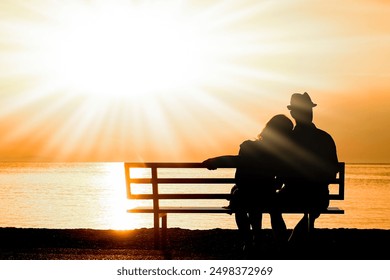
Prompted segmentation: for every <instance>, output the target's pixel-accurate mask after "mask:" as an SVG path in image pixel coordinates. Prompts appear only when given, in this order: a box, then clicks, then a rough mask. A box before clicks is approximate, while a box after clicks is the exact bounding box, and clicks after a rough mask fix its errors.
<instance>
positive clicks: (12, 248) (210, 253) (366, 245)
mask: <svg viewBox="0 0 390 280" xmlns="http://www.w3.org/2000/svg"><path fill="white" fill-rule="evenodd" d="M264 232H265V238H264V246H263V247H262V248H261V249H259V250H257V251H256V252H254V254H252V255H250V256H248V255H245V254H243V252H242V250H241V248H242V244H241V242H240V239H239V236H238V232H237V231H236V230H226V229H213V230H187V229H180V228H170V229H168V246H167V248H166V249H165V250H155V249H154V248H153V229H136V230H126V231H115V230H92V229H22V228H0V259H2V260H10V259H11V260H26V259H28V260H58V259H62V260H101V259H103V260H104V259H108V260H126V259H133V260H147V259H150V260H159V259H178V260H179V259H187V260H191V259H194V260H229V259H230V260H231V259H248V258H250V259H268V260H278V259H298V260H300V259H314V260H339V259H340V260H379V259H389V257H390V255H389V251H390V230H381V229H369V230H361V229H316V231H315V233H314V235H313V236H312V239H311V241H310V246H308V248H306V249H302V248H297V249H290V250H288V251H286V252H284V251H282V252H281V251H280V250H278V248H277V246H276V244H275V242H274V239H273V235H272V231H271V230H268V229H266V230H264Z"/></svg>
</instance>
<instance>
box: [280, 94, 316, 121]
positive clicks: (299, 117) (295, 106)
mask: <svg viewBox="0 0 390 280" xmlns="http://www.w3.org/2000/svg"><path fill="white" fill-rule="evenodd" d="M315 106H317V104H315V103H313V102H312V101H311V98H310V96H309V94H308V93H307V92H305V93H303V94H301V93H294V94H293V95H292V96H291V101H290V105H288V106H287V108H288V109H289V110H290V113H291V116H292V117H293V118H294V119H295V121H296V122H297V123H311V122H312V121H313V107H315Z"/></svg>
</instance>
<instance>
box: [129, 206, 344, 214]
mask: <svg viewBox="0 0 390 280" xmlns="http://www.w3.org/2000/svg"><path fill="white" fill-rule="evenodd" d="M127 212H128V213H154V209H153V207H144V206H140V207H135V208H132V209H128V210H127ZM158 213H226V214H230V213H232V210H230V209H226V208H224V207H180V206H178V207H172V206H166V207H164V206H160V207H159V209H158ZM264 213H268V212H264ZM283 213H286V214H301V213H305V211H304V210H302V209H301V210H299V209H295V210H289V209H283ZM322 213H323V214H344V210H343V209H341V208H339V207H335V206H330V207H328V209H327V210H326V211H323V212H322Z"/></svg>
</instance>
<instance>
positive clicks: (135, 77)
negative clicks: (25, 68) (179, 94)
mask: <svg viewBox="0 0 390 280" xmlns="http://www.w3.org/2000/svg"><path fill="white" fill-rule="evenodd" d="M201 30H202V33H200V32H199V22H196V24H195V23H194V22H191V21H190V20H189V19H186V18H184V16H183V14H180V13H177V12H175V10H172V9H168V8H164V7H163V6H158V7H157V8H156V7H155V8H154V9H153V8H152V7H150V6H134V5H133V6H131V5H108V4H106V5H104V6H102V5H98V6H93V7H91V6H88V7H84V6H82V5H79V6H77V10H73V11H72V12H71V13H69V12H64V13H62V14H61V16H60V17H59V18H58V20H57V22H56V23H55V24H54V25H51V26H50V27H46V28H44V29H43V30H42V29H41V30H40V32H42V33H40V34H35V35H38V36H37V37H38V38H37V41H36V42H37V44H36V46H35V49H34V51H35V52H36V53H37V54H38V57H40V60H41V62H40V64H41V65H42V58H43V61H44V62H43V65H44V67H43V69H42V70H43V71H44V72H46V73H43V74H45V76H48V77H50V78H49V79H51V80H52V81H53V83H55V84H56V85H57V86H59V87H62V88H66V89H68V90H70V91H72V92H77V93H82V94H92V95H96V94H98V95H100V96H102V95H107V96H113V95H114V96H116V95H120V96H123V95H125V96H129V95H130V96H131V95H138V96H139V95H143V94H150V93H156V92H164V91H174V90H176V89H180V88H181V87H186V88H188V87H191V86H194V85H195V84H199V83H201V82H202V78H203V77H207V75H208V73H209V72H208V71H206V69H209V70H210V63H212V57H215V54H212V53H211V52H210V45H209V44H210V43H212V41H213V40H211V38H209V37H208V34H207V32H204V31H205V29H204V28H201ZM211 50H212V48H211ZM206 63H207V65H206Z"/></svg>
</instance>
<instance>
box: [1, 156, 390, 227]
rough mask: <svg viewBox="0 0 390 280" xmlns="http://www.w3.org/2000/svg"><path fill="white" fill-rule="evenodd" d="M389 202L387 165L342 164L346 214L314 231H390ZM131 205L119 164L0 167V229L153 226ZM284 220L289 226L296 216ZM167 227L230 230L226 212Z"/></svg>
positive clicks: (173, 221)
mask: <svg viewBox="0 0 390 280" xmlns="http://www.w3.org/2000/svg"><path fill="white" fill-rule="evenodd" d="M207 172H211V171H207ZM226 189H227V191H228V190H229V189H230V186H226ZM389 199H390V165H388V164H370V165H367V164H347V166H346V194H345V200H344V201H335V202H333V205H335V206H340V207H342V208H344V209H345V212H346V213H345V214H344V215H323V216H321V217H320V218H319V219H318V221H317V223H316V227H318V228H359V229H370V228H380V229H390V203H389ZM225 204H226V202H225V201H221V205H225ZM134 205H135V204H134V202H129V201H127V200H126V190H125V182H124V168H123V163H0V213H1V216H0V227H22V228H25V227H32V228H93V229H132V228H140V227H152V216H151V215H149V214H128V213H126V209H127V208H129V207H131V206H134ZM285 217H286V222H287V225H288V227H289V228H292V227H293V226H294V225H295V223H296V222H297V221H298V220H299V218H300V215H286V216H285ZM168 225H169V226H170V227H181V228H188V229H211V228H218V227H220V228H235V223H234V219H233V216H230V215H227V214H215V215H211V214H190V215H187V216H186V215H184V214H180V215H170V216H168ZM264 227H266V228H269V227H270V225H269V216H268V215H266V216H265V219H264Z"/></svg>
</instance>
